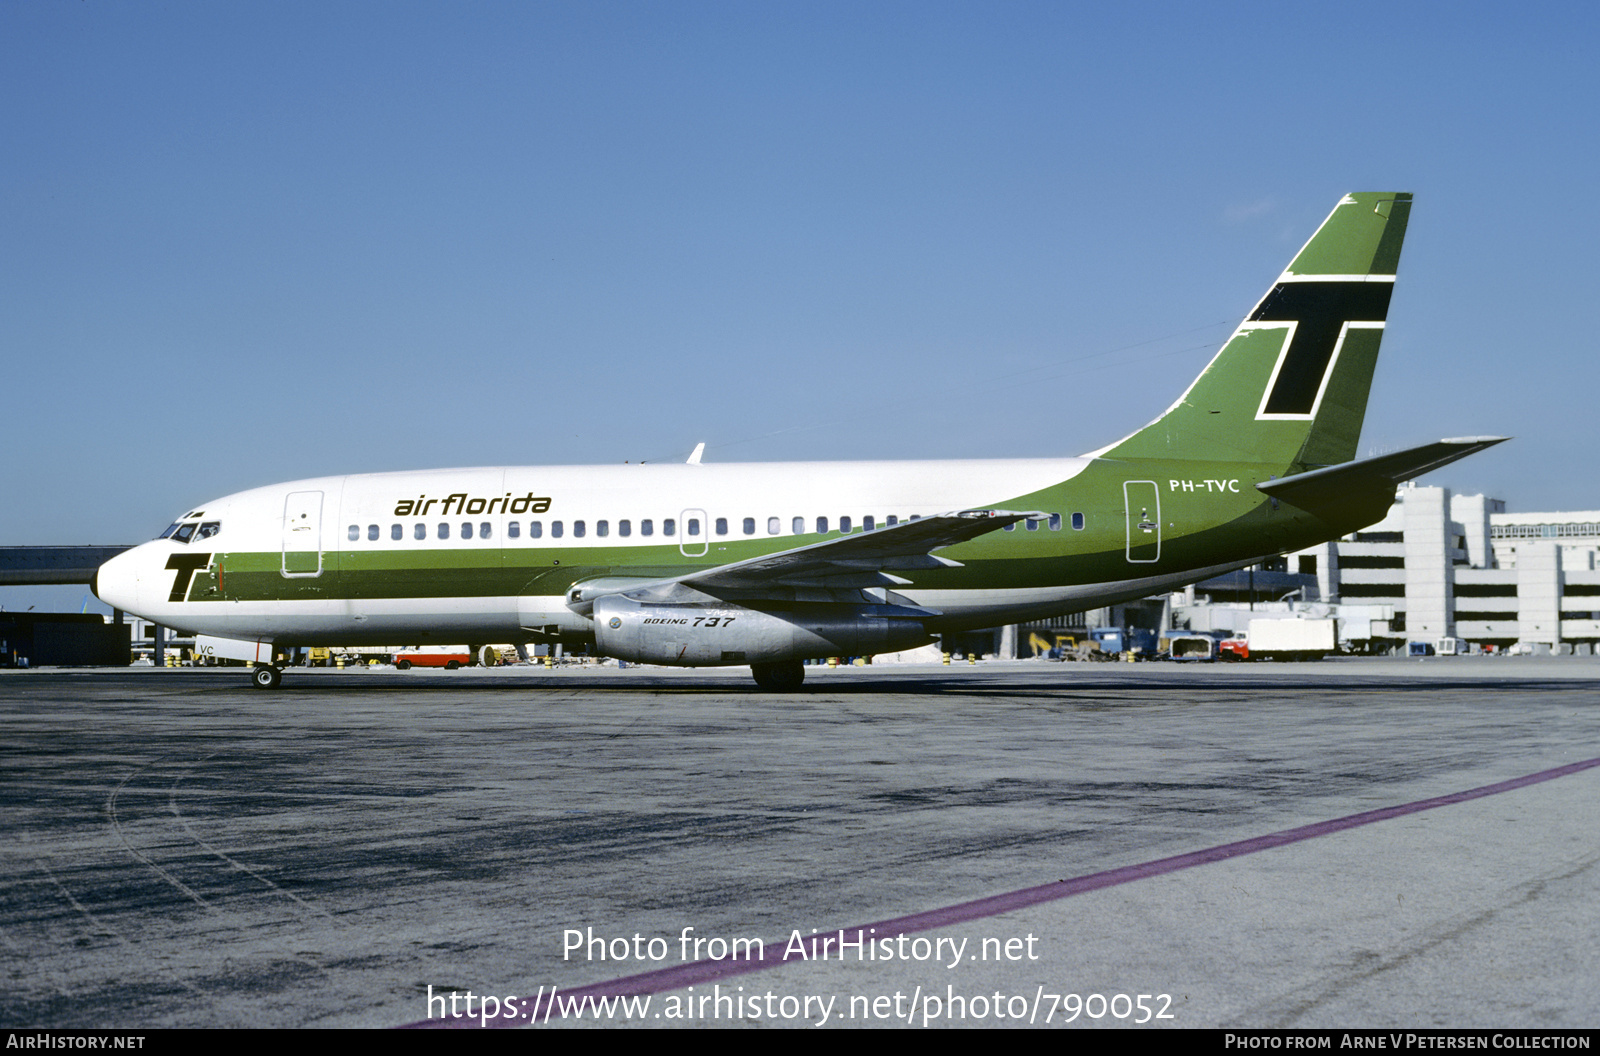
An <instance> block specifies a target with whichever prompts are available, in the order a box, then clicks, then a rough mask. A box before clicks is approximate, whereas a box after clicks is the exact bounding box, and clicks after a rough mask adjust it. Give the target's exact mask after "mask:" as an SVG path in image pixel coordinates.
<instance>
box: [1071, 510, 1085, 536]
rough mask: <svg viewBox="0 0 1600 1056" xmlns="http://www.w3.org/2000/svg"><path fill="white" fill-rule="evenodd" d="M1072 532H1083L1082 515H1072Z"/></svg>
mask: <svg viewBox="0 0 1600 1056" xmlns="http://www.w3.org/2000/svg"><path fill="white" fill-rule="evenodd" d="M1072 530H1073V531H1075V532H1081V531H1083V514H1081V513H1075V514H1073V515H1072Z"/></svg>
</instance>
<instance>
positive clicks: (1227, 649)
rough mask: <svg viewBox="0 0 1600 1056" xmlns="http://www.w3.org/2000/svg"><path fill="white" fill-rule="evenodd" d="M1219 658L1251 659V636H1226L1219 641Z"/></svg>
mask: <svg viewBox="0 0 1600 1056" xmlns="http://www.w3.org/2000/svg"><path fill="white" fill-rule="evenodd" d="M1217 659H1218V660H1248V659H1250V638H1249V636H1248V635H1242V634H1241V635H1239V636H1238V637H1237V638H1224V639H1223V640H1222V641H1220V642H1218V643H1217Z"/></svg>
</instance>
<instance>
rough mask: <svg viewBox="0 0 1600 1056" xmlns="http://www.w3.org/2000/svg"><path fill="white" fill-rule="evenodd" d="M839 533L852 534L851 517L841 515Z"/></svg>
mask: <svg viewBox="0 0 1600 1056" xmlns="http://www.w3.org/2000/svg"><path fill="white" fill-rule="evenodd" d="M839 534H840V535H849V534H850V518H848V517H840V518H839Z"/></svg>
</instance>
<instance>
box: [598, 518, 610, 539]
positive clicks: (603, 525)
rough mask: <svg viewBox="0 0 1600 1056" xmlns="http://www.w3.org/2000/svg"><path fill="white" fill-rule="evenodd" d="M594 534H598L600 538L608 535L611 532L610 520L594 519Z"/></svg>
mask: <svg viewBox="0 0 1600 1056" xmlns="http://www.w3.org/2000/svg"><path fill="white" fill-rule="evenodd" d="M594 534H595V535H598V536H599V537H600V538H602V539H604V538H605V537H606V536H608V535H610V534H611V522H610V521H595V522H594Z"/></svg>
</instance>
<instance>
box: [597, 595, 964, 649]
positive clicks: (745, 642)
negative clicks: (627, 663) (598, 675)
mask: <svg viewBox="0 0 1600 1056" xmlns="http://www.w3.org/2000/svg"><path fill="white" fill-rule="evenodd" d="M918 615H922V613H920V612H919V611H918V610H916V609H907V608H904V607H901V606H896V605H848V604H807V603H796V604H789V605H784V606H782V607H779V606H777V605H774V606H771V607H768V608H762V609H753V608H748V607H746V606H743V605H733V604H719V603H716V602H709V603H699V604H692V605H662V604H652V603H648V602H638V601H634V600H633V599H631V598H627V597H624V596H623V595H621V594H608V595H606V596H604V597H601V598H597V599H596V600H595V602H594V636H595V643H596V646H597V648H598V650H599V652H601V653H602V654H603V655H605V656H614V657H616V658H617V659H619V660H633V661H637V662H639V663H642V664H676V665H681V666H684V667H715V666H718V665H731V664H768V663H772V662H774V661H778V660H809V659H815V658H820V657H824V656H871V655H873V654H875V653H893V652H898V651H900V650H902V649H915V648H917V647H918V646H922V645H927V644H928V643H929V642H931V641H933V638H934V636H933V635H932V634H929V633H928V631H927V629H926V628H925V627H924V626H923V624H922V621H921V620H920V619H917V618H916V617H917V616H918ZM927 615H930V616H931V615H932V614H931V613H928V614H927Z"/></svg>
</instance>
